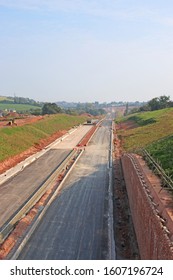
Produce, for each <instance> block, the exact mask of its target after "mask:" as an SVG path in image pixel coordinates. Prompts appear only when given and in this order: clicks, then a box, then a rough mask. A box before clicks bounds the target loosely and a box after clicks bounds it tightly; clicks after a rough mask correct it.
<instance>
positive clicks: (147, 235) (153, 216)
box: [122, 155, 173, 260]
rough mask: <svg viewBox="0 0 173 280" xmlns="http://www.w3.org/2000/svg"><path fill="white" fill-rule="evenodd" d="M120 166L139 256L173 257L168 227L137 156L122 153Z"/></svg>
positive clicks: (145, 257)
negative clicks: (152, 195)
mask: <svg viewBox="0 0 173 280" xmlns="http://www.w3.org/2000/svg"><path fill="white" fill-rule="evenodd" d="M122 167H123V172H124V177H125V182H126V188H127V193H128V198H129V204H130V209H131V214H132V219H133V223H134V228H135V232H136V236H137V241H138V246H139V251H140V255H141V259H143V260H145V259H152V260H158V259H173V247H172V246H173V244H172V242H171V240H170V234H169V232H168V230H169V229H168V228H167V226H165V223H164V221H163V219H161V218H163V216H161V215H160V213H159V208H158V204H157V203H156V202H155V201H154V200H153V197H151V196H150V193H151V192H150V188H152V186H151V184H150V182H149V181H148V180H147V178H146V177H145V175H144V174H143V172H142V169H141V167H140V164H139V162H138V160H137V159H136V158H135V156H132V155H124V156H123V157H122ZM160 203H161V201H160V202H159V204H160Z"/></svg>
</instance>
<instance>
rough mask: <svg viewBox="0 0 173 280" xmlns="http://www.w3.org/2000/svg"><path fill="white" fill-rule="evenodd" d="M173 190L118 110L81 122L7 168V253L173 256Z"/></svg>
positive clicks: (1, 224)
mask: <svg viewBox="0 0 173 280" xmlns="http://www.w3.org/2000/svg"><path fill="white" fill-rule="evenodd" d="M169 191H170V190H167V189H166V188H164V187H163V186H162V185H161V182H160V180H159V178H158V177H157V176H156V175H154V174H153V173H152V171H151V170H150V169H149V168H148V166H147V164H146V162H145V161H144V159H143V158H142V157H141V156H139V155H137V154H136V155H135V154H126V153H122V152H121V145H120V140H119V139H118V136H117V132H116V125H115V123H114V122H113V121H112V118H111V115H108V117H107V118H105V119H103V120H101V121H97V122H96V123H86V124H85V125H80V126H78V127H74V128H73V129H71V130H70V131H68V132H67V133H66V134H65V135H64V136H63V137H61V138H58V139H57V140H56V141H55V142H53V143H51V145H49V146H47V147H46V148H44V149H43V150H41V151H39V152H38V153H36V154H34V155H32V156H30V157H29V158H27V159H26V160H25V161H23V162H20V163H19V164H17V165H16V166H15V167H14V168H12V169H9V170H8V171H6V172H5V173H3V174H1V175H0V205H1V208H0V259H8V260H16V259H18V260H128V259H136V260H137V259H153V260H154V259H156V260H159V259H173V242H172V240H173V217H172V196H171V194H170V192H169ZM141 221H142V223H141Z"/></svg>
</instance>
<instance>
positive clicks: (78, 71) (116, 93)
mask: <svg viewBox="0 0 173 280" xmlns="http://www.w3.org/2000/svg"><path fill="white" fill-rule="evenodd" d="M14 94H15V95H16V96H23V97H29V98H33V99H35V100H39V101H50V102H54V101H62V100H65V101H75V102H92V101H99V102H105V101H106V102H110V101H121V100H122V101H136V100H139V101H147V100H150V99H151V98H153V97H156V96H160V95H164V94H166V95H170V97H171V99H173V1H172V0H145V1H144V0H0V95H10V96H13V95H14Z"/></svg>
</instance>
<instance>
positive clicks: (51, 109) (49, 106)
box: [42, 103, 62, 115]
mask: <svg viewBox="0 0 173 280" xmlns="http://www.w3.org/2000/svg"><path fill="white" fill-rule="evenodd" d="M61 112H62V110H61V108H60V107H58V106H57V105H56V104H55V103H45V104H44V105H43V108H42V115H46V114H48V115H49V114H50V115H51V114H58V113H61Z"/></svg>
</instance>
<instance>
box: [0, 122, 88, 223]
mask: <svg viewBox="0 0 173 280" xmlns="http://www.w3.org/2000/svg"><path fill="white" fill-rule="evenodd" d="M90 128H91V126H81V127H79V128H78V129H77V130H76V131H75V132H74V133H73V134H70V135H68V136H67V137H66V138H65V139H64V140H63V141H62V142H60V143H59V144H56V143H55V144H54V145H53V146H52V148H50V149H49V150H48V151H47V152H46V153H45V154H44V155H43V156H41V157H40V158H39V159H37V160H36V161H34V162H33V163H31V164H30V165H28V166H27V167H26V168H25V169H24V170H23V171H21V172H20V173H18V174H17V175H16V176H14V177H12V178H10V179H9V180H8V181H6V182H5V183H3V184H1V185H0V206H1V207H0V227H1V226H2V225H3V224H4V223H5V222H6V221H7V220H8V219H9V218H10V217H11V215H12V214H13V213H14V212H15V211H16V210H17V209H19V208H20V206H21V205H22V204H23V203H24V202H25V201H27V199H28V198H29V197H30V195H31V194H32V193H33V192H34V191H35V190H37V188H39V186H40V185H41V184H42V183H43V181H44V180H45V179H46V178H47V177H48V176H49V175H50V174H51V172H52V170H54V169H55V168H56V167H58V166H59V165H60V164H61V162H62V161H63V160H64V159H65V158H66V157H67V155H68V154H69V153H70V151H71V149H72V148H73V147H75V146H76V145H77V144H78V142H79V141H80V139H81V138H82V137H83V136H84V135H85V134H86V133H87V132H88V130H89V129H90Z"/></svg>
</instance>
